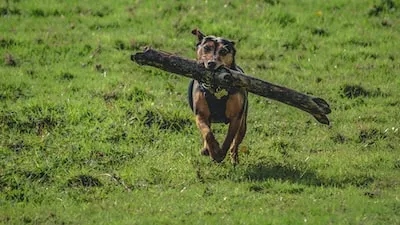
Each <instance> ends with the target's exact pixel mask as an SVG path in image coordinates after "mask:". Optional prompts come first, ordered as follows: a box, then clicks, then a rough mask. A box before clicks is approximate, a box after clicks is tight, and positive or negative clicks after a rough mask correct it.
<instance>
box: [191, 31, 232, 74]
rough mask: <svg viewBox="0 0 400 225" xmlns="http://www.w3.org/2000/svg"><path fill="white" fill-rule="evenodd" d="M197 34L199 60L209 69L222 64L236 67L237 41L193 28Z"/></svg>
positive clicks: (193, 32)
mask: <svg viewBox="0 0 400 225" xmlns="http://www.w3.org/2000/svg"><path fill="white" fill-rule="evenodd" d="M192 34H193V35H195V36H197V38H198V43H197V61H198V62H200V63H203V64H204V66H205V67H206V68H207V69H209V70H215V69H217V68H219V67H220V66H226V67H228V68H234V67H235V54H236V49H235V42H233V41H230V40H227V39H224V38H221V37H215V36H211V35H210V36H206V35H204V34H203V33H202V32H201V31H200V30H198V29H194V30H192Z"/></svg>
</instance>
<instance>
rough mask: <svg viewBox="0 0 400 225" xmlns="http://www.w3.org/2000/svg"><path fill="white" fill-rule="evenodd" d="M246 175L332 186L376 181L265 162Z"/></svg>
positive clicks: (261, 178)
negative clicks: (318, 172)
mask: <svg viewBox="0 0 400 225" xmlns="http://www.w3.org/2000/svg"><path fill="white" fill-rule="evenodd" d="M244 177H246V179H248V180H251V181H260V182H261V181H266V180H269V179H274V180H281V181H288V182H290V183H297V184H303V185H307V186H331V187H338V188H341V187H345V186H348V185H354V186H357V187H360V186H367V185H369V184H370V183H372V182H373V181H374V178H373V177H371V176H368V175H365V176H354V177H351V176H349V177H348V178H346V177H327V176H322V175H317V174H316V173H315V172H313V171H312V170H307V169H306V170H302V169H297V168H295V167H294V166H293V165H268V164H263V163H258V164H255V165H250V166H249V167H248V168H246V169H245V171H244Z"/></svg>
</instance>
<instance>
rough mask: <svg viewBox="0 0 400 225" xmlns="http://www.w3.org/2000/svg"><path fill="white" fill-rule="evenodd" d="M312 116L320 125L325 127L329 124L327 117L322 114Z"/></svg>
mask: <svg viewBox="0 0 400 225" xmlns="http://www.w3.org/2000/svg"><path fill="white" fill-rule="evenodd" d="M313 116H314V118H315V119H316V120H318V122H320V123H322V124H326V125H329V124H330V122H329V119H328V117H327V116H325V115H323V114H313Z"/></svg>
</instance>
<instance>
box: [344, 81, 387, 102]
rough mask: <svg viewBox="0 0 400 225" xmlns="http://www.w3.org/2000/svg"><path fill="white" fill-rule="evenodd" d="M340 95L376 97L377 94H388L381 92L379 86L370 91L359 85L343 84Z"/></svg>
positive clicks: (350, 97) (347, 96)
mask: <svg viewBox="0 0 400 225" xmlns="http://www.w3.org/2000/svg"><path fill="white" fill-rule="evenodd" d="M341 96H342V97H343V98H349V99H353V98H357V97H378V96H388V94H386V93H383V92H382V91H381V90H380V89H379V88H377V89H376V90H374V91H370V90H367V89H365V88H364V87H362V86H361V85H348V84H346V85H344V86H343V87H342V88H341Z"/></svg>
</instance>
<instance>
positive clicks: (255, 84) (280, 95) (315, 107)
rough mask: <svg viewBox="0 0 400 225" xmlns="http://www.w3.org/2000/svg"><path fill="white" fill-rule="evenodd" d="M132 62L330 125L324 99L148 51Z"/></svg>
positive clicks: (234, 72)
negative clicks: (263, 99) (257, 97)
mask: <svg viewBox="0 0 400 225" xmlns="http://www.w3.org/2000/svg"><path fill="white" fill-rule="evenodd" d="M131 60H132V61H136V62H137V63H138V64H140V65H148V66H153V67H157V68H159V69H162V70H165V71H168V72H171V73H175V74H178V75H182V76H185V77H188V78H192V79H195V80H198V81H200V82H203V83H207V84H210V82H211V81H212V82H213V84H214V85H218V86H220V87H222V88H228V87H233V86H234V87H239V88H245V89H246V90H247V91H248V92H250V93H253V94H256V95H260V96H263V97H266V98H270V99H274V100H277V101H280V102H283V103H286V104H288V105H291V106H294V107H296V108H299V109H301V110H303V111H305V112H308V113H310V114H311V115H313V116H314V117H315V119H317V120H318V122H320V123H323V124H327V125H329V119H328V117H327V116H326V115H327V114H329V113H330V112H331V109H330V107H329V104H328V103H327V102H326V101H325V100H324V99H322V98H318V97H313V96H309V95H306V94H303V93H300V92H298V91H295V90H292V89H289V88H286V87H282V86H279V85H276V84H272V83H269V82H266V81H263V80H260V79H258V78H255V77H252V76H248V75H246V74H242V73H240V72H238V71H234V70H230V69H228V68H225V67H220V68H218V69H217V70H216V71H213V72H211V71H209V70H207V69H206V68H205V67H204V66H203V65H202V64H199V63H197V62H196V61H195V60H191V59H185V58H182V57H179V56H176V55H173V54H170V53H167V52H162V51H157V50H154V49H150V48H146V49H145V51H144V52H139V53H136V54H134V55H131Z"/></svg>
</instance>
